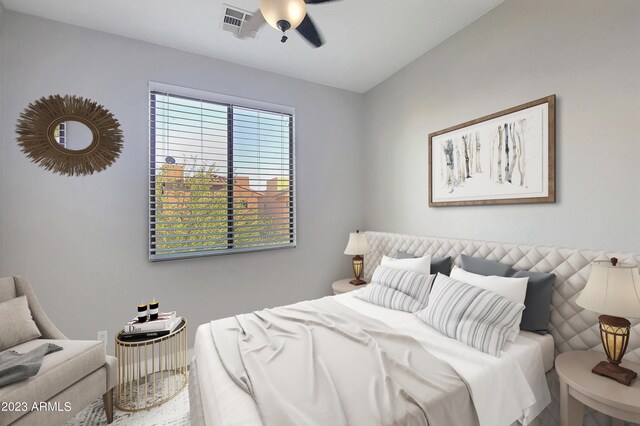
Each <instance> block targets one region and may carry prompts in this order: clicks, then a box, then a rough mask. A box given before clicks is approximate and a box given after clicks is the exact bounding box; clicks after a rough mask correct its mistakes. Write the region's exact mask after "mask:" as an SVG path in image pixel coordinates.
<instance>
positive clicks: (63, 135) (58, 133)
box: [53, 121, 67, 148]
mask: <svg viewBox="0 0 640 426" xmlns="http://www.w3.org/2000/svg"><path fill="white" fill-rule="evenodd" d="M53 138H54V139H55V140H56V142H57V143H58V145H60V146H62V147H63V148H66V146H67V124H66V123H65V122H64V121H63V122H62V123H60V124H58V125H57V126H56V128H55V130H54V131H53Z"/></svg>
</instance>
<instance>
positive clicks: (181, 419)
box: [66, 387, 190, 426]
mask: <svg viewBox="0 0 640 426" xmlns="http://www.w3.org/2000/svg"><path fill="white" fill-rule="evenodd" d="M189 424H190V416H189V388H188V387H185V388H184V389H182V391H181V392H180V393H179V394H178V395H176V396H175V398H173V399H171V400H170V401H167V402H165V403H164V404H162V405H160V406H158V407H154V408H151V409H149V410H145V411H140V412H137V413H131V412H128V411H120V410H118V409H117V408H114V409H113V423H111V425H109V426H151V425H153V426H156V425H158V426H189ZM97 425H100V426H102V425H107V417H106V415H105V414H104V407H103V405H102V397H101V398H99V399H98V400H96V401H94V402H93V403H92V404H91V405H89V406H88V407H87V408H85V409H84V410H82V411H81V412H79V413H78V414H77V415H76V416H75V417H74V418H73V419H71V420H69V421H68V422H67V425H66V426H97Z"/></svg>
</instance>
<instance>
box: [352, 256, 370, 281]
mask: <svg viewBox="0 0 640 426" xmlns="http://www.w3.org/2000/svg"><path fill="white" fill-rule="evenodd" d="M352 263H353V273H354V275H355V276H356V277H355V279H353V280H351V281H349V284H353V285H362V284H366V283H367V282H366V281H365V280H361V279H360V275H362V265H363V264H364V259H362V256H360V255H357V256H354V257H353V261H352Z"/></svg>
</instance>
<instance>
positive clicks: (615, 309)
mask: <svg viewBox="0 0 640 426" xmlns="http://www.w3.org/2000/svg"><path fill="white" fill-rule="evenodd" d="M576 303H577V304H578V305H579V306H581V307H583V308H585V309H588V310H590V311H594V312H597V313H600V314H604V315H612V316H616V317H622V318H640V273H638V267H637V266H636V265H631V264H627V263H618V264H617V265H616V266H613V265H612V264H611V262H610V261H607V260H604V261H596V262H593V263H592V264H591V274H590V275H589V280H588V281H587V285H586V286H585V287H584V289H583V290H582V291H581V292H580V294H579V295H578V298H577V299H576Z"/></svg>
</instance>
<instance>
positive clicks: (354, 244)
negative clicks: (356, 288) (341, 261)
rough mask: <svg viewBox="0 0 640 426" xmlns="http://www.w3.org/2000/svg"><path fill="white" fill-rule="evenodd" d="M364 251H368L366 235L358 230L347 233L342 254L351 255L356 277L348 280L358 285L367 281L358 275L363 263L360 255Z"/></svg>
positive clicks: (364, 252) (360, 273)
mask: <svg viewBox="0 0 640 426" xmlns="http://www.w3.org/2000/svg"><path fill="white" fill-rule="evenodd" d="M366 253H369V243H368V242H367V237H365V236H364V234H361V233H360V231H356V232H351V233H349V242H348V243H347V248H346V249H344V254H348V255H350V256H353V273H354V274H355V276H356V279H355V280H351V281H349V282H350V283H351V284H355V285H360V284H366V283H367V282H366V281H365V280H361V279H360V275H362V267H363V265H364V260H363V259H362V255H363V254H366Z"/></svg>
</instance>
